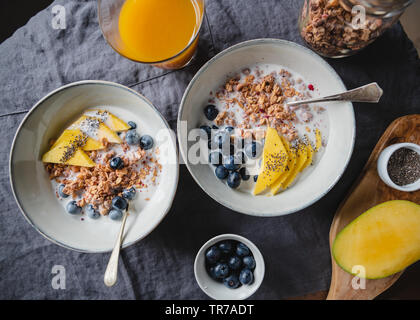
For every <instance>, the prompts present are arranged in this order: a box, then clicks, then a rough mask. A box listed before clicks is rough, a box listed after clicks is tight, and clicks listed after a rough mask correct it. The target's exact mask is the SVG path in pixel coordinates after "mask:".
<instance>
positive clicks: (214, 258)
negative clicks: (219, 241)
mask: <svg viewBox="0 0 420 320" xmlns="http://www.w3.org/2000/svg"><path fill="white" fill-rule="evenodd" d="M221 256H222V252H221V251H220V249H219V248H218V247H217V246H212V247H210V249H208V250H207V252H206V260H207V261H208V262H209V263H212V264H213V263H216V262H218V261H219V259H220V257H221Z"/></svg>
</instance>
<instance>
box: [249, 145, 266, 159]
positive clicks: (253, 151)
mask: <svg viewBox="0 0 420 320" xmlns="http://www.w3.org/2000/svg"><path fill="white" fill-rule="evenodd" d="M261 152H262V146H261V143H259V142H256V141H252V142H251V143H248V144H247V145H246V146H245V154H246V156H247V157H248V158H249V159H256V158H258V157H259V156H260V155H261Z"/></svg>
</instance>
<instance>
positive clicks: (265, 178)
mask: <svg viewBox="0 0 420 320" xmlns="http://www.w3.org/2000/svg"><path fill="white" fill-rule="evenodd" d="M262 162H263V170H262V172H261V173H260V174H259V175H258V179H257V183H256V184H255V187H254V190H253V194H254V195H257V194H260V193H261V192H263V191H264V190H265V189H267V187H269V186H270V185H271V184H272V183H273V182H274V181H276V180H277V179H278V177H279V176H280V175H281V174H282V173H283V172H284V170H285V169H286V166H287V165H286V163H288V152H287V150H286V147H285V146H284V144H283V142H282V140H281V138H280V136H279V134H278V133H277V130H276V129H274V128H268V129H267V134H266V137H265V145H264V150H263V161H262Z"/></svg>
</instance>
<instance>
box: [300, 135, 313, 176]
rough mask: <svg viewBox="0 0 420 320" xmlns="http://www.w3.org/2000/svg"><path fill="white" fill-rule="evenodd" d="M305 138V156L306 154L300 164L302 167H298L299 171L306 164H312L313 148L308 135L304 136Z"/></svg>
mask: <svg viewBox="0 0 420 320" xmlns="http://www.w3.org/2000/svg"><path fill="white" fill-rule="evenodd" d="M305 138H306V142H305V145H306V156H307V158H306V161H305V163H304V164H303V165H302V168H301V169H300V171H301V172H302V171H303V169H305V168H306V167H307V166H310V165H311V164H312V159H313V156H314V153H315V150H314V149H313V148H312V146H311V144H310V142H309V139H308V137H305Z"/></svg>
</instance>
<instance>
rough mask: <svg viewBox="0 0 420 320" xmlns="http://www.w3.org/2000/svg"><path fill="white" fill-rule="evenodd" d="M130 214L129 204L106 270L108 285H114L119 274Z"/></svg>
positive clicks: (105, 279) (105, 278) (106, 283)
mask: <svg viewBox="0 0 420 320" xmlns="http://www.w3.org/2000/svg"><path fill="white" fill-rule="evenodd" d="M127 216H128V206H127V209H125V210H124V214H123V218H122V222H121V227H120V231H119V233H118V237H117V241H116V242H115V246H114V249H113V250H112V253H111V257H110V258H109V262H108V265H107V267H106V270H105V275H104V282H105V285H106V286H108V287H112V286H113V285H114V284H115V282H117V275H118V258H119V256H120V248H121V244H122V240H123V235H124V227H125V222H126V220H127Z"/></svg>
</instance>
